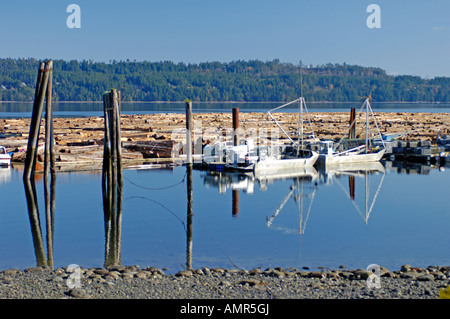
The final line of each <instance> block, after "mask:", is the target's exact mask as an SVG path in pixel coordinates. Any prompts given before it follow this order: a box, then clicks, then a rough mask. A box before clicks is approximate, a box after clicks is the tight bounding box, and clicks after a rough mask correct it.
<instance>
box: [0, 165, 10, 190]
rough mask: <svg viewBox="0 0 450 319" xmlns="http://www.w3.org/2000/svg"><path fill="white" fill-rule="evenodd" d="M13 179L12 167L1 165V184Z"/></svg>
mask: <svg viewBox="0 0 450 319" xmlns="http://www.w3.org/2000/svg"><path fill="white" fill-rule="evenodd" d="M9 181H11V167H10V166H9V167H0V185H4V184H7V183H8V182H9Z"/></svg>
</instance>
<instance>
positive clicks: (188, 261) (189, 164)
mask: <svg viewBox="0 0 450 319" xmlns="http://www.w3.org/2000/svg"><path fill="white" fill-rule="evenodd" d="M185 103H186V156H187V157H186V175H187V181H186V183H187V224H188V225H187V230H186V238H187V240H186V267H187V268H188V269H192V243H193V241H192V217H193V186H192V185H193V182H192V170H193V161H192V133H193V126H192V102H191V101H190V100H188V99H186V101H185Z"/></svg>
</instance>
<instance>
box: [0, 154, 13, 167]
mask: <svg viewBox="0 0 450 319" xmlns="http://www.w3.org/2000/svg"><path fill="white" fill-rule="evenodd" d="M10 165H11V156H9V155H3V154H2V155H0V166H10Z"/></svg>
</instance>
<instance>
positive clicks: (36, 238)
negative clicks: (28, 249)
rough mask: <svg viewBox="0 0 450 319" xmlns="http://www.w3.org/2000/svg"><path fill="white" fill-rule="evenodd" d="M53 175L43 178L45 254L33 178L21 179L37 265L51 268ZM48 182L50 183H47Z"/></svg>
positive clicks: (53, 204)
mask: <svg viewBox="0 0 450 319" xmlns="http://www.w3.org/2000/svg"><path fill="white" fill-rule="evenodd" d="M55 178H56V177H55V175H54V174H51V178H50V180H49V179H48V177H47V178H44V184H45V188H44V196H45V211H46V214H45V217H46V223H45V225H46V234H47V237H46V239H47V240H46V242H47V255H46V253H45V248H44V247H45V245H44V236H43V234H42V229H41V221H40V213H39V205H38V196H37V191H36V183H35V179H34V178H31V179H27V178H24V179H23V183H24V189H25V196H26V200H27V207H28V216H29V219H30V226H31V234H32V238H33V247H34V251H35V255H36V265H37V266H47V267H50V268H51V269H53V266H54V264H53V233H54V213H55V187H56V186H55V185H56V183H55ZM49 182H50V183H49Z"/></svg>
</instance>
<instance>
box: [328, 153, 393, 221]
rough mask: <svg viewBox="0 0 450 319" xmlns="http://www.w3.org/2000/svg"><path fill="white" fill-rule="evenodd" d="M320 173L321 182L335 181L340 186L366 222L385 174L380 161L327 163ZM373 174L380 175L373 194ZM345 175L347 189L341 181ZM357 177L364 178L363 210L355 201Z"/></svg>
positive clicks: (331, 182) (329, 182) (332, 182)
mask: <svg viewBox="0 0 450 319" xmlns="http://www.w3.org/2000/svg"><path fill="white" fill-rule="evenodd" d="M321 175H322V176H321V181H322V183H325V184H334V183H336V184H337V185H339V187H340V188H342V190H343V192H344V193H345V194H346V195H347V196H348V197H349V198H350V200H351V201H352V204H353V206H354V207H355V209H356V211H357V212H358V213H359V215H360V216H361V218H362V219H363V221H364V223H365V224H367V223H368V222H369V217H370V214H371V213H372V211H373V208H374V205H375V202H376V200H377V198H378V195H379V193H380V190H381V187H382V185H383V181H384V178H385V175H386V169H385V167H384V166H383V164H382V163H381V162H368V163H353V164H350V165H339V164H337V165H328V166H327V167H324V168H322V170H321ZM373 175H381V178H379V182H378V186H377V187H376V189H375V190H374V194H372V191H371V185H372V183H371V177H372V176H373ZM345 177H348V190H347V189H346V188H345V186H344V185H343V184H342V183H341V179H342V178H345ZM357 179H363V180H364V211H363V210H362V209H361V207H360V206H359V205H358V204H357V201H356V183H357Z"/></svg>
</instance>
